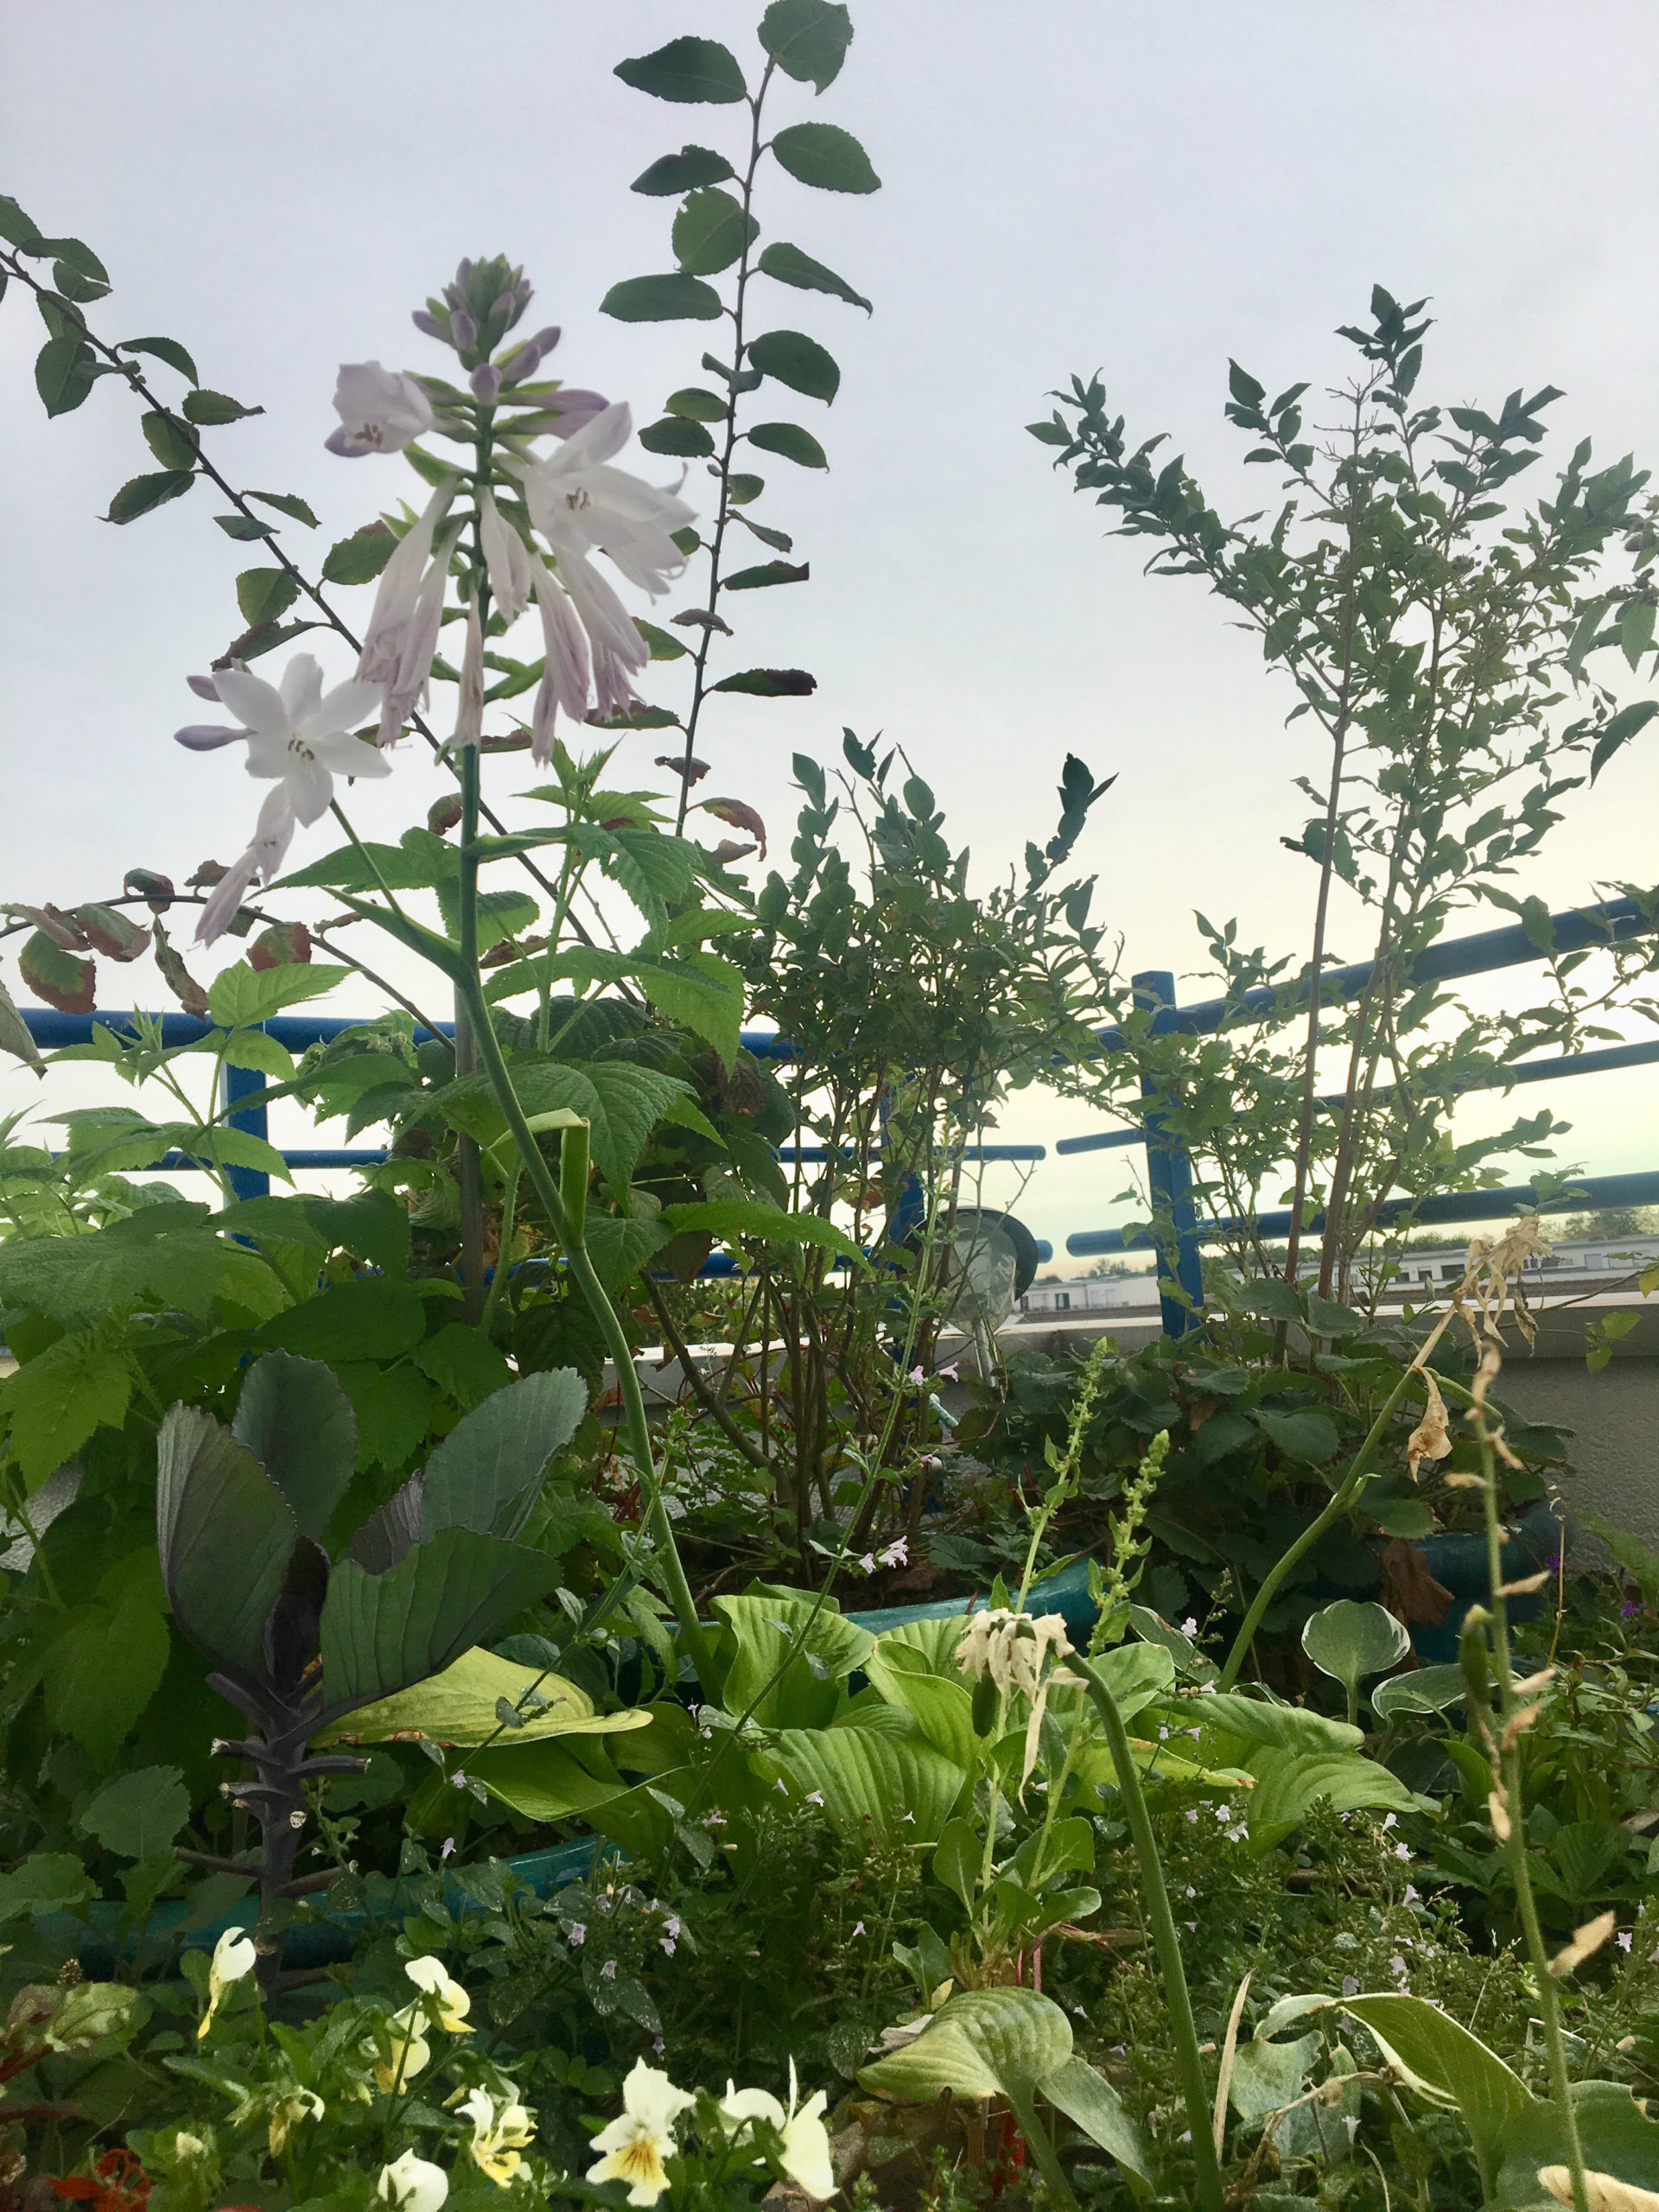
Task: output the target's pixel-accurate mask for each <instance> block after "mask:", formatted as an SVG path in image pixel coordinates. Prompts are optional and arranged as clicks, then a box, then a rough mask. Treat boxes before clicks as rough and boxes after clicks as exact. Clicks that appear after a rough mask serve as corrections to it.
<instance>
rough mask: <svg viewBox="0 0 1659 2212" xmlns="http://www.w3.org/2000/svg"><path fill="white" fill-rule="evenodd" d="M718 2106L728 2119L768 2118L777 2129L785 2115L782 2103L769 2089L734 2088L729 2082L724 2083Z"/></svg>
mask: <svg viewBox="0 0 1659 2212" xmlns="http://www.w3.org/2000/svg"><path fill="white" fill-rule="evenodd" d="M720 2108H721V2112H723V2113H725V2115H726V2117H727V2119H728V2120H770V2121H771V2123H772V2126H774V2127H776V2128H778V2129H779V2130H781V2129H782V2127H783V2126H784V2122H785V2117H786V2115H785V2111H784V2108H783V2107H782V2105H780V2104H779V2101H778V2100H777V2098H776V2097H774V2096H773V2095H772V2094H771V2092H770V2091H769V2090H766V2089H738V2088H734V2087H733V2086H732V2084H731V2083H730V2082H728V2083H727V2084H726V2094H725V2095H724V2096H723V2097H722V2098H721V2101H720Z"/></svg>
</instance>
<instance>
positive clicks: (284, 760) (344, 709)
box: [176, 653, 391, 944]
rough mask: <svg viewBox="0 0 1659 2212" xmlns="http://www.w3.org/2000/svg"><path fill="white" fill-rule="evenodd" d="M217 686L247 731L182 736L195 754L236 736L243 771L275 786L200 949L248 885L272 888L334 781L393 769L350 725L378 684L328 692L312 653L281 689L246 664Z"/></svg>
mask: <svg viewBox="0 0 1659 2212" xmlns="http://www.w3.org/2000/svg"><path fill="white" fill-rule="evenodd" d="M213 686H214V689H215V690H217V692H218V694H219V698H220V699H221V700H222V701H223V702H224V703H225V705H226V706H227V707H228V708H229V709H230V710H231V712H232V714H233V715H240V716H241V725H240V727H238V728H225V727H224V726H223V725H209V726H207V727H206V728H204V727H203V726H201V725H200V724H195V725H193V726H192V727H191V728H188V729H181V730H180V731H178V732H177V733H176V734H177V737H178V741H179V742H180V744H181V745H186V746H188V747H190V749H191V750H192V751H193V752H197V753H205V752H210V751H212V750H213V749H214V748H215V747H219V746H221V745H230V744H232V743H234V742H235V741H238V740H240V741H242V742H244V743H245V745H246V746H247V748H248V757H247V764H246V765H247V771H248V773H249V774H250V775H251V776H258V777H263V778H265V779H268V780H270V781H274V782H275V783H276V785H277V789H276V790H275V791H272V792H271V794H270V797H269V798H267V799H266V801H265V803H264V806H263V807H261V809H260V810H259V821H258V825H257V828H256V829H255V831H254V836H253V842H252V843H251V845H250V846H249V847H248V849H247V851H246V852H245V853H244V854H243V855H242V857H241V859H240V860H238V861H237V862H236V863H235V865H234V866H233V867H232V868H231V869H230V871H229V873H228V874H226V877H225V878H224V879H223V880H221V882H220V883H219V886H218V887H217V889H216V890H215V891H214V893H213V898H212V899H210V900H209V902H208V904H207V906H206V907H205V908H204V910H203V912H202V917H201V920H200V923H199V925H197V929H196V937H197V939H198V941H199V942H200V943H201V944H212V943H213V939H214V938H216V937H219V935H221V934H222V933H223V931H224V930H225V929H226V926H227V925H228V924H229V922H230V920H231V918H232V915H233V914H234V913H235V912H236V910H237V907H238V906H239V905H240V903H241V900H242V898H243V896H244V894H245V893H246V891H247V889H248V887H249V886H250V884H251V883H253V882H254V881H256V880H258V881H261V882H264V883H269V882H270V880H271V878H272V876H273V875H275V874H276V873H277V869H278V868H280V867H281V866H282V863H283V855H285V854H286V853H287V850H288V847H289V841H290V840H291V838H292V837H293V835H294V829H295V825H296V823H312V822H315V820H316V819H317V817H318V816H319V815H320V814H321V813H322V812H323V811H324V810H325V809H326V808H327V804H328V802H329V801H330V799H332V798H333V797H334V778H335V777H336V776H385V775H390V774H391V764H390V763H389V762H388V761H387V760H385V759H384V757H383V756H382V755H381V754H380V753H378V751H377V750H376V748H375V747H373V746H372V745H367V744H365V743H364V742H363V741H362V740H361V739H360V738H358V737H355V736H353V734H352V733H353V725H354V724H356V723H358V722H360V721H365V719H366V718H367V717H368V716H370V715H372V714H373V713H374V711H375V709H376V708H377V707H378V705H379V703H380V691H379V687H378V685H377V684H372V683H362V682H360V681H358V680H353V681H351V682H348V683H337V684H336V685H335V686H334V690H332V691H329V692H327V694H325V693H324V691H323V688H322V671H321V668H320V667H319V666H318V664H317V662H316V661H315V658H313V656H312V655H311V654H309V653H296V654H295V656H294V658H293V659H292V660H291V661H289V664H288V666H287V668H286V669H285V670H284V671H283V678H282V682H281V683H280V685H278V684H275V683H266V682H265V680H264V677H260V676H252V675H250V673H249V672H248V671H247V670H246V669H245V668H225V669H220V670H219V671H217V672H216V673H215V675H214V677H213Z"/></svg>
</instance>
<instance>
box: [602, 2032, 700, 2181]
mask: <svg viewBox="0 0 1659 2212" xmlns="http://www.w3.org/2000/svg"><path fill="white" fill-rule="evenodd" d="M695 2103H696V2098H695V2097H690V2096H688V2095H687V2094H686V2093H685V2091H684V2090H683V2089H677V2088H675V2086H674V2084H673V2083H672V2082H671V2081H670V2080H669V2078H668V2076H667V2075H666V2074H664V2073H663V2072H661V2071H660V2070H659V2069H658V2068H657V2067H655V2066H647V2065H646V2063H645V2060H644V2059H643V2058H636V2059H635V2061H634V2063H633V2071H632V2073H631V2074H630V2075H628V2078H627V2080H626V2082H624V2083H623V2084H622V2113H621V2117H620V2119H618V2120H612V2122H611V2123H610V2125H609V2126H608V2127H602V2128H601V2130H600V2132H599V2133H598V2134H597V2135H595V2136H594V2150H595V2151H600V2152H603V2153H604V2156H603V2157H602V2158H600V2159H599V2160H598V2161H597V2162H596V2163H595V2164H593V2165H591V2166H589V2167H588V2180H589V2181H591V2182H604V2181H625V2182H626V2183H627V2184H628V2202H629V2203H630V2204H636V2205H646V2204H654V2203H655V2202H657V2200H658V2197H659V2196H662V2195H663V2194H664V2191H665V2190H667V2188H668V2169H667V2168H666V2166H664V2164H663V2161H664V2158H672V2157H673V2155H674V2153H675V2152H676V2151H677V2149H678V2147H679V2146H678V2145H677V2142H676V2141H675V2138H674V2123H675V2121H676V2120H677V2119H678V2118H679V2116H680V2114H681V2113H683V2112H687V2111H689V2110H690V2107H691V2106H692V2105H694V2104H695Z"/></svg>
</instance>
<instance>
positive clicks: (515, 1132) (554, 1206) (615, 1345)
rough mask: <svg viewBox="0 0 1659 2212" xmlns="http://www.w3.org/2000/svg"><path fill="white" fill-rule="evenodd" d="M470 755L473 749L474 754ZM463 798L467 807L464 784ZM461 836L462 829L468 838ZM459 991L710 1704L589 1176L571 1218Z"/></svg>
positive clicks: (475, 990)
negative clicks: (581, 1302) (614, 1416)
mask: <svg viewBox="0 0 1659 2212" xmlns="http://www.w3.org/2000/svg"><path fill="white" fill-rule="evenodd" d="M468 750H469V751H470V750H471V748H468ZM465 758H466V756H465V755H463V762H462V765H463V766H465ZM475 759H476V755H474V760H475ZM474 772H475V771H474ZM462 798H463V804H464V801H465V786H464V785H463V787H462ZM475 821H476V817H474V822H475ZM474 834H475V833H474ZM464 835H465V833H464V831H463V836H464ZM464 849H465V848H464V845H463V850H464ZM461 992H462V995H463V997H464V998H465V1000H466V1002H467V1012H468V1014H470V1016H471V1018H472V1025H473V1033H474V1039H476V1042H477V1046H478V1056H479V1059H480V1062H481V1063H482V1065H483V1069H484V1072H485V1073H486V1075H487V1076H488V1077H489V1081H490V1089H491V1090H493V1092H494V1094H495V1102H496V1103H497V1105H498V1106H499V1108H500V1109H501V1112H502V1115H503V1116H504V1117H505V1121H506V1124H507V1127H508V1128H509V1129H510V1130H511V1131H512V1141H513V1143H514V1144H515V1145H516V1146H517V1147H518V1158H519V1160H520V1162H521V1163H522V1165H523V1166H524V1173H525V1174H526V1175H527V1176H528V1177H529V1178H530V1181H531V1188H532V1189H533V1190H534V1192H535V1193H536V1195H537V1198H539V1199H540V1201H541V1203H542V1206H543V1211H545V1212H546V1215H547V1217H548V1219H549V1221H550V1223H551V1224H552V1225H553V1233H554V1235H555V1236H556V1237H557V1238H558V1241H559V1245H560V1249H562V1250H563V1253H564V1256H565V1261H566V1263H567V1265H568V1266H569V1269H570V1273H571V1275H572V1277H573V1278H574V1280H575V1284H576V1287H577V1288H578V1289H579V1290H580V1291H581V1293H582V1296H583V1298H584V1299H585V1300H587V1302H588V1310H589V1311H590V1312H591V1313H592V1314H593V1316H594V1319H595V1320H596V1321H597V1322H598V1324H599V1326H600V1333H601V1335H602V1336H603V1338H604V1339H605V1348H606V1350H607V1351H608V1352H609V1354H610V1357H611V1363H612V1364H613V1366H614V1368H615V1370H616V1383H617V1389H618V1390H619V1392H620V1395H621V1400H622V1415H623V1422H624V1426H625V1427H626V1432H627V1439H628V1449H629V1451H630V1452H631V1453H632V1457H633V1460H634V1464H635V1465H636V1466H637V1467H638V1468H639V1480H640V1483H641V1484H642V1486H643V1488H644V1491H645V1522H646V1526H647V1527H648V1528H649V1529H650V1530H651V1534H652V1539H653V1541H655V1543H656V1545H657V1548H658V1552H659V1554H660V1555H661V1565H662V1572H663V1580H664V1582H665V1583H666V1585H667V1586H668V1598H669V1603H670V1604H671V1605H672V1606H673V1608H674V1613H675V1617H676V1618H677V1620H678V1622H679V1624H680V1634H681V1636H682V1637H683V1639H684V1645H685V1649H686V1650H687V1651H688V1652H689V1653H690V1656H691V1662H692V1664H693V1666H694V1667H695V1668H696V1674H697V1681H698V1682H699V1684H700V1685H701V1686H702V1694H703V1696H704V1697H705V1698H706V1699H712V1698H713V1696H714V1694H715V1684H714V1678H713V1674H712V1670H711V1668H710V1664H709V1648H708V1643H707V1640H706V1638H705V1637H704V1635H703V1631H702V1623H701V1622H700V1621H699V1620H698V1618H697V1608H696V1600H695V1599H693V1597H692V1595H691V1586H690V1582H689V1581H688V1580H686V1573H685V1565H684V1562H683V1560H682V1559H681V1557H680V1549H679V1546H678V1544H677V1542H676V1541H675V1538H674V1523H673V1522H672V1520H671V1518H670V1516H669V1511H668V1508H667V1505H666V1504H665V1503H664V1498H663V1491H662V1479H661V1476H660V1474H659V1472H658V1465H657V1459H656V1454H655V1452H653V1451H652V1442H651V1427H650V1424H649V1423H648V1422H647V1421H646V1419H645V1394H644V1392H643V1391H642V1390H641V1389H640V1388H639V1375H638V1373H637V1371H636V1370H635V1368H634V1364H633V1348H632V1345H631V1344H629V1342H628V1339H627V1333H626V1331H625V1330H624V1328H623V1326H622V1323H621V1320H620V1318H619V1316H618V1314H617V1311H616V1308H615V1306H613V1304H612V1303H611V1300H610V1299H609V1297H608V1296H607V1294H606V1290H605V1287H604V1285H603V1284H602V1283H601V1281H600V1280H599V1277H598V1275H597V1274H595V1273H594V1263H593V1262H592V1260H591V1259H590V1258H589V1257H588V1243H587V1236H586V1233H585V1216H586V1198H587V1192H586V1188H585V1178H584V1188H583V1192H582V1198H583V1208H582V1211H580V1212H577V1213H576V1215H575V1218H574V1219H572V1217H571V1209H570V1208H569V1207H568V1206H567V1205H566V1203H565V1201H564V1198H563V1197H562V1195H561V1192H560V1189H559V1185H558V1184H557V1183H556V1181H555V1180H554V1177H553V1173H552V1170H551V1169H550V1167H549V1166H548V1164H547V1161H546V1160H545V1159H544V1158H543V1154H542V1148H541V1147H540V1146H539V1145H538V1144H537V1141H536V1134H535V1131H534V1130H533V1129H532V1128H531V1126H530V1122H529V1120H528V1118H527V1117H526V1116H525V1113H524V1108H523V1106H522V1105H521V1104H520V1103H519V1102H518V1092H517V1091H516V1090H514V1089H513V1086H512V1076H511V1074H510V1073H509V1072H508V1069H507V1064H506V1061H505V1058H504V1057H503V1055H502V1052H501V1046H500V1044H499V1041H498V1039H497V1037H496V1034H495V1030H494V1028H493V1025H492V1023H491V1020H490V1009H489V1007H488V1005H487V1003H486V1001H485V997H484V993H483V989H482V988H481V986H480V982H479V979H478V970H477V969H476V968H474V969H472V970H471V971H470V972H467V975H466V980H465V982H463V983H462V985H461ZM572 1134H574V1133H573V1132H567V1133H566V1141H567V1144H568V1143H569V1136H570V1135H572ZM586 1153H587V1131H586V1128H583V1130H582V1154H583V1158H584V1160H585V1158H586Z"/></svg>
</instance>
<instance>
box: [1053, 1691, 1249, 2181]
mask: <svg viewBox="0 0 1659 2212" xmlns="http://www.w3.org/2000/svg"><path fill="white" fill-rule="evenodd" d="M1067 1663H1068V1664H1069V1665H1071V1666H1074V1667H1076V1669H1077V1672H1078V1673H1079V1674H1080V1675H1082V1676H1083V1678H1084V1681H1085V1682H1086V1683H1087V1685H1088V1688H1089V1695H1090V1700H1092V1701H1093V1704H1094V1707H1095V1710H1096V1713H1099V1715H1100V1719H1101V1726H1103V1728H1104V1730H1105V1732H1106V1743H1107V1748H1108V1749H1109V1751H1110V1752H1111V1755H1112V1767H1113V1770H1114V1771H1115V1773H1116V1776H1117V1786H1118V1789H1119V1790H1120V1792H1121V1793H1122V1798H1123V1809H1124V1811H1125V1812H1126V1813H1127V1814H1128V1821H1129V1835H1130V1838H1131V1840H1132V1841H1133V1842H1134V1845H1135V1858H1136V1859H1137V1861H1138V1862H1139V1865H1140V1868H1141V1897H1142V1899H1143V1901H1144V1903H1145V1905H1146V1911H1147V1922H1148V1923H1149V1924H1150V1926H1151V1929H1152V1940H1153V1943H1154V1948H1156V1950H1157V1953H1158V1965H1159V1969H1160V1973H1161V1974H1162V1975H1163V1978H1164V2000H1165V2002H1166V2005H1168V2007H1169V2019H1170V2028H1171V2031H1172V2033H1173V2038H1174V2044H1175V2061H1176V2066H1177V2069H1178V2070H1179V2075H1180V2078H1181V2094H1182V2098H1183V2100H1184V2101H1185V2105H1186V2124H1187V2126H1188V2127H1189V2128H1190V2129H1191V2131H1192V2162H1193V2164H1194V2165H1195V2166H1196V2168H1197V2169H1198V2171H1197V2173H1196V2175H1195V2177H1194V2179H1195V2183H1196V2188H1195V2195H1196V2197H1197V2201H1198V2206H1199V2208H1200V2212H1223V2198H1222V2189H1221V2167H1220V2164H1219V2163H1218V2162H1217V2157H1216V2144H1215V2134H1214V2121H1213V2119H1212V2117H1211V2110H1210V2093H1209V2090H1208V2088H1206V2086H1205V2078H1204V2061H1203V2059H1202V2058H1201V2057H1200V2056H1199V2055H1198V2025H1197V2023H1196V2022H1195V2021H1194V2019H1193V2018H1192V1998H1191V1996H1190V1995H1189V1993H1188V1991H1187V1986H1186V1969H1185V1967H1184V1966H1183V1965H1182V1963H1181V1945H1180V1939H1179V1936H1177V1935H1176V1933H1175V1919H1174V1916H1173V1913H1172V1912H1171V1910H1170V1907H1169V1891H1168V1890H1167V1889H1166V1887H1165V1885H1164V1867H1163V1861H1162V1860H1161V1859H1160V1857H1159V1855H1158V1839H1157V1837H1156V1836H1155V1835H1154V1834H1153V1828H1152V1820H1151V1816H1150V1815H1148V1813H1147V1801H1146V1798H1145V1796H1143V1795H1142V1792H1141V1777H1140V1775H1139V1774H1138V1773H1137V1771H1136V1770H1135V1755H1134V1753H1133V1752H1132V1751H1131V1750H1130V1748H1129V1736H1128V1729H1126V1728H1125V1727H1124V1726H1123V1716H1122V1713H1120V1712H1119V1711H1118V1709H1117V1700H1116V1698H1115V1697H1114V1696H1113V1695H1112V1694H1111V1692H1110V1690H1109V1689H1108V1688H1107V1687H1106V1684H1105V1681H1104V1680H1103V1678H1102V1676H1101V1674H1100V1671H1099V1669H1097V1668H1096V1665H1095V1663H1094V1662H1093V1661H1092V1660H1090V1659H1084V1658H1075V1659H1072V1660H1070V1661H1068V1662H1067Z"/></svg>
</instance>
